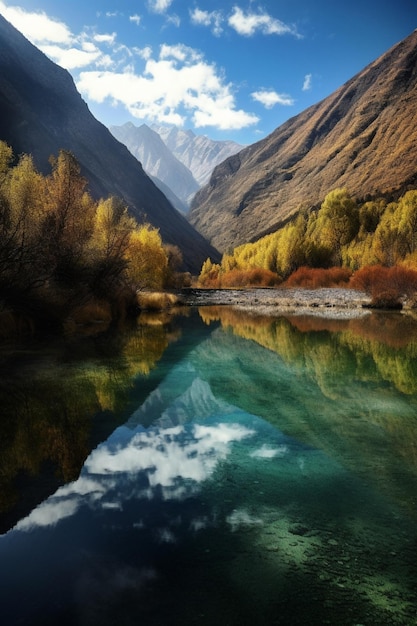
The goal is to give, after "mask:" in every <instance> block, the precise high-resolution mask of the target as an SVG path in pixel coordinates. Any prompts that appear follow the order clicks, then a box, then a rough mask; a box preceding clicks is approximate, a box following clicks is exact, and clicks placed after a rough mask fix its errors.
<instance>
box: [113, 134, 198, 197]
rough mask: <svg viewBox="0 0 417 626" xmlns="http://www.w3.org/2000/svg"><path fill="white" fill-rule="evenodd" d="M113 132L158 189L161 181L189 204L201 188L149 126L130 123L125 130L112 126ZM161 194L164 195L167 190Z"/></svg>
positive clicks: (186, 168)
mask: <svg viewBox="0 0 417 626" xmlns="http://www.w3.org/2000/svg"><path fill="white" fill-rule="evenodd" d="M110 132H111V133H112V135H114V136H115V137H116V139H118V140H119V141H121V142H122V143H124V144H125V146H126V147H127V148H128V149H129V150H130V152H131V153H132V154H133V156H135V157H136V158H137V159H138V161H140V162H141V163H142V167H143V169H144V170H145V172H146V173H147V174H148V175H149V176H151V177H152V178H153V180H154V182H155V184H156V185H157V186H158V181H159V180H160V181H162V183H164V184H165V185H167V186H168V187H169V188H170V189H171V190H172V191H173V192H174V194H175V195H176V196H177V197H178V198H179V199H180V200H182V202H183V203H184V204H185V205H188V204H189V202H190V201H191V199H192V198H193V196H194V195H195V193H196V192H197V191H198V190H199V189H200V185H199V184H198V183H197V181H196V180H195V178H194V176H193V175H192V173H191V172H190V170H189V169H188V167H186V166H185V165H184V164H183V163H181V161H179V160H178V159H177V158H176V157H175V156H174V154H173V153H172V152H171V150H170V149H169V148H168V147H167V146H166V145H165V143H164V142H163V141H162V139H161V137H160V136H159V135H158V133H157V132H155V131H154V130H152V129H151V128H149V126H147V125H146V124H142V125H141V126H135V125H134V124H132V123H131V122H127V123H126V124H123V126H110ZM155 178H156V179H158V180H155ZM161 191H163V193H165V190H164V189H161ZM174 206H176V205H175V204H174ZM177 208H179V207H177Z"/></svg>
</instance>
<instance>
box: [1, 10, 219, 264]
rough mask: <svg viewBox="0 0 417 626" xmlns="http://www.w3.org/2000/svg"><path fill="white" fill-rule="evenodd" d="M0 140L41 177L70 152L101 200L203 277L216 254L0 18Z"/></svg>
mask: <svg viewBox="0 0 417 626" xmlns="http://www.w3.org/2000/svg"><path fill="white" fill-rule="evenodd" d="M0 139H1V140H4V141H6V142H7V143H8V144H9V145H10V146H11V147H12V148H13V151H14V153H15V154H21V153H30V154H32V155H33V158H34V162H35V164H36V166H37V168H38V169H39V170H40V171H41V172H42V173H47V172H49V171H50V165H49V157H50V155H52V154H54V155H57V154H58V152H59V150H61V149H65V150H69V151H71V152H72V153H73V154H74V155H75V157H76V158H77V160H78V162H79V163H80V166H81V170H82V173H83V175H84V176H85V177H86V178H87V180H88V181H89V189H90V192H91V193H92V195H93V196H94V197H95V198H99V197H107V196H110V195H116V196H119V197H121V198H123V200H124V201H125V202H126V204H127V205H128V207H129V210H130V212H131V214H132V215H133V216H135V217H136V218H137V219H138V220H139V221H143V220H146V221H147V222H149V223H151V224H152V225H153V226H155V227H156V228H159V231H160V233H161V236H162V238H163V240H164V242H166V243H172V244H175V245H177V246H178V247H179V248H180V249H181V251H182V253H183V258H184V265H185V268H186V269H188V270H189V271H191V272H198V271H199V269H200V267H201V263H202V262H203V261H204V260H205V259H206V258H207V257H214V258H218V253H217V251H216V250H215V249H214V248H213V247H212V246H211V245H209V244H208V243H207V241H206V240H205V239H204V237H202V236H201V235H200V234H199V233H198V232H197V231H196V230H195V229H194V228H193V227H192V226H191V225H190V224H189V223H188V222H187V220H186V219H185V218H184V216H182V215H181V214H180V213H179V212H178V211H177V210H176V209H175V208H174V207H173V206H172V204H171V203H170V202H169V201H168V200H167V198H166V197H165V196H164V195H163V193H162V192H161V191H160V190H159V189H158V188H157V187H156V185H155V184H154V183H153V182H152V181H151V179H150V178H149V177H148V176H147V175H146V174H145V172H144V171H143V168H142V166H141V164H140V163H139V162H138V161H137V159H135V157H134V156H133V155H132V154H131V153H130V152H129V151H128V149H127V148H126V146H124V145H122V144H121V143H120V142H118V141H117V140H116V139H115V138H114V137H113V135H112V134H111V133H110V131H109V130H108V129H107V128H106V127H105V126H104V125H103V124H101V123H100V122H98V121H97V120H96V119H95V118H94V116H93V115H92V114H91V113H90V111H89V109H88V107H87V105H86V103H85V102H84V101H83V100H82V98H81V96H80V94H79V93H78V92H77V90H76V87H75V85H74V82H73V80H72V78H71V76H70V74H69V73H68V72H67V71H66V70H64V69H62V68H61V67H59V66H58V65H56V64H55V63H53V62H52V61H50V60H49V59H48V58H47V57H46V56H45V55H44V54H43V53H42V52H41V51H40V50H38V49H37V48H36V47H35V46H33V45H32V44H31V43H30V42H29V41H28V40H27V39H25V37H23V35H22V34H21V33H19V31H17V30H16V29H15V28H14V27H13V26H12V25H11V24H9V22H7V21H6V20H5V19H4V18H3V17H2V16H1V15H0Z"/></svg>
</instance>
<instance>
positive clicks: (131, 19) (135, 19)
mask: <svg viewBox="0 0 417 626" xmlns="http://www.w3.org/2000/svg"><path fill="white" fill-rule="evenodd" d="M140 19H141V18H140V15H138V14H137V13H135V15H129V22H133V23H134V24H136V25H137V26H139V24H140Z"/></svg>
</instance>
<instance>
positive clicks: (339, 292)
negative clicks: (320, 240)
mask: <svg viewBox="0 0 417 626" xmlns="http://www.w3.org/2000/svg"><path fill="white" fill-rule="evenodd" d="M181 299H182V300H183V301H184V304H187V305H189V306H218V305H229V306H234V307H237V308H239V309H244V310H247V311H250V312H253V313H256V314H262V315H275V314H279V313H285V314H286V315H290V314H297V315H304V314H305V315H320V316H323V317H332V318H336V317H343V318H347V317H349V318H350V317H358V316H361V315H367V314H368V313H369V311H368V310H367V309H366V308H364V307H366V306H367V305H368V304H369V303H370V297H369V296H368V295H367V294H366V293H364V292H363V291H355V290H353V289H341V288H336V287H333V288H322V289H285V288H278V289H269V288H265V289H185V290H183V291H182V292H181Z"/></svg>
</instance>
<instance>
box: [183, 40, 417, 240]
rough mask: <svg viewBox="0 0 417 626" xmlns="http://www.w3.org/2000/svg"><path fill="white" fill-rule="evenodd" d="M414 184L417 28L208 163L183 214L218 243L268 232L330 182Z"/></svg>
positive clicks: (378, 190)
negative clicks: (261, 134) (260, 135)
mask: <svg viewBox="0 0 417 626" xmlns="http://www.w3.org/2000/svg"><path fill="white" fill-rule="evenodd" d="M410 186H411V187H416V186H417V31H414V32H413V33H412V34H411V35H409V36H408V37H407V38H406V39H404V40H403V41H401V42H400V43H398V44H397V45H395V46H393V47H392V48H391V49H390V50H388V51H387V52H386V53H385V54H383V55H382V56H381V57H379V58H378V59H377V60H376V61H374V62H373V63H371V64H370V65H368V66H367V67H366V68H365V69H364V70H363V71H361V72H359V73H358V74H357V75H356V76H354V77H353V78H352V79H351V80H349V81H348V82H346V83H345V84H344V85H342V86H341V87H340V88H339V89H337V90H336V91H335V92H334V93H333V94H331V95H330V96H328V97H327V98H325V99H324V100H322V101H321V102H319V103H318V104H315V105H313V106H311V107H309V108H308V109H306V110H305V111H304V112H302V113H300V114H299V115H297V116H295V117H293V118H291V119H289V120H288V121H287V122H285V123H284V124H282V125H281V126H280V127H278V128H277V129H276V130H275V131H274V132H273V133H271V134H270V135H269V136H268V137H266V138H265V139H263V140H261V141H259V142H257V143H255V144H252V145H251V146H249V147H247V148H244V149H243V150H242V151H241V152H239V153H238V154H236V155H234V156H232V157H230V158H228V159H226V160H225V161H224V162H223V163H221V164H220V165H219V166H218V167H216V168H215V170H214V172H213V174H212V176H211V179H210V182H209V184H208V185H206V186H205V187H204V188H203V189H201V190H200V191H199V192H198V193H197V195H196V196H195V198H194V200H193V203H192V206H191V210H190V213H189V220H190V222H191V223H192V224H193V225H194V226H195V227H196V228H197V229H198V230H199V232H201V233H202V234H203V235H204V236H205V237H207V239H208V240H209V241H210V242H211V243H212V244H213V245H214V246H216V247H217V248H218V249H219V250H222V251H224V250H226V249H227V247H229V246H236V245H239V244H241V243H244V242H249V241H254V240H256V239H257V238H259V237H260V236H262V235H264V234H266V233H268V232H271V231H274V230H276V229H277V228H279V226H280V225H282V223H283V222H284V221H285V220H286V219H288V218H289V217H290V216H291V215H294V214H295V213H296V212H297V211H298V210H299V208H300V207H301V206H303V207H306V208H309V207H313V206H317V204H319V203H320V202H322V201H323V199H324V197H325V196H326V194H327V193H328V192H329V191H331V190H332V189H335V188H337V187H347V189H348V190H349V192H350V193H351V194H352V195H354V196H356V197H358V198H365V197H366V196H368V195H371V196H375V195H379V194H394V195H399V194H400V193H403V192H404V191H405V190H406V189H407V188H408V187H410Z"/></svg>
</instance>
